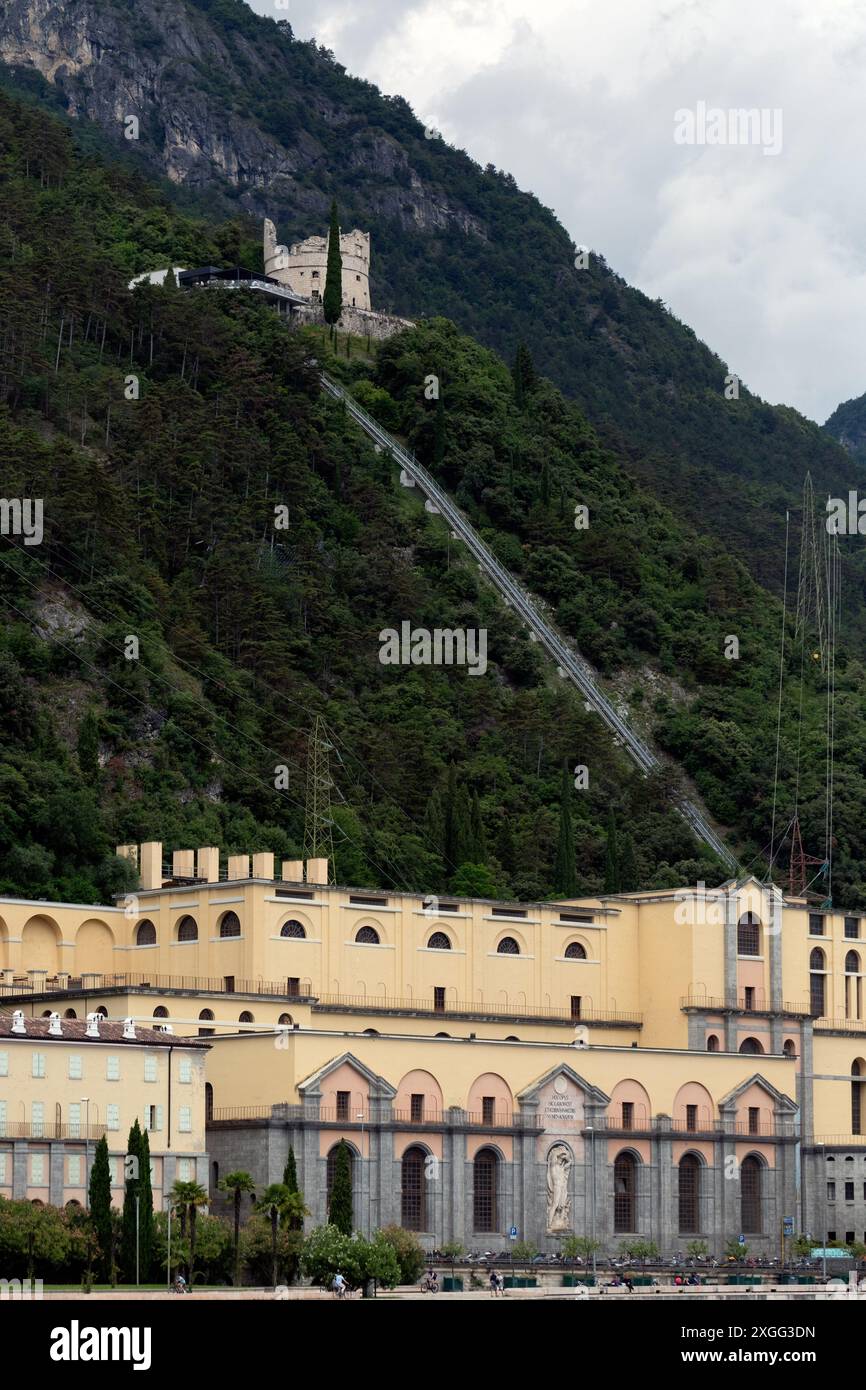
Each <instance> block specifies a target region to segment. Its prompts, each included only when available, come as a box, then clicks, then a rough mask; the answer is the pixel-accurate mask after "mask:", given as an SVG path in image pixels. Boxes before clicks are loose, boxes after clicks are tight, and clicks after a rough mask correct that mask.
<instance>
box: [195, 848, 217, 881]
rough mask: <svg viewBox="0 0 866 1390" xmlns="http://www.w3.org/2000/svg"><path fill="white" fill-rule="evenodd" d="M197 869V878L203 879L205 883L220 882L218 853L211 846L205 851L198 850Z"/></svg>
mask: <svg viewBox="0 0 866 1390" xmlns="http://www.w3.org/2000/svg"><path fill="white" fill-rule="evenodd" d="M197 862H198V869H197V873H196V877H197V878H203V879H204V881H205V883H219V881H220V852H219V850H218V849H215V848H214V847H213V845H211V846H209V847H208V848H206V849H200V850H199V852H198V855H197Z"/></svg>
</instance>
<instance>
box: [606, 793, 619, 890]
mask: <svg viewBox="0 0 866 1390" xmlns="http://www.w3.org/2000/svg"><path fill="white" fill-rule="evenodd" d="M604 891H605V893H619V892H620V891H621V889H620V876H619V852H618V850H617V844H616V816H615V815H614V813H613V807H611V809H610V812H609V814H608V818H607V850H606V852H605V859H604Z"/></svg>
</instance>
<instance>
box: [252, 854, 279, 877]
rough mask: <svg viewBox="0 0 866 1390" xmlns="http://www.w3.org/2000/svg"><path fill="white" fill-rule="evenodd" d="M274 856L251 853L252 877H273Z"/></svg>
mask: <svg viewBox="0 0 866 1390" xmlns="http://www.w3.org/2000/svg"><path fill="white" fill-rule="evenodd" d="M273 876H274V856H273V855H272V854H254V855H253V878H271V879H272V878H273Z"/></svg>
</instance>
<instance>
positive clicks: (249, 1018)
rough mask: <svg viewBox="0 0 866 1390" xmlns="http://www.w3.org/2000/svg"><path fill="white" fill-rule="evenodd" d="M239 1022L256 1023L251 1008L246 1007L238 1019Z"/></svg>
mask: <svg viewBox="0 0 866 1390" xmlns="http://www.w3.org/2000/svg"><path fill="white" fill-rule="evenodd" d="M238 1023H255V1019H254V1018H253V1016H252V1014H251V1013H250V1011H249V1009H244V1011H243V1013H242V1014H241V1016H240V1018H239V1019H238Z"/></svg>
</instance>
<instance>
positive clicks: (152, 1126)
mask: <svg viewBox="0 0 866 1390" xmlns="http://www.w3.org/2000/svg"><path fill="white" fill-rule="evenodd" d="M144 1127H145V1129H148V1130H150V1131H152V1132H153V1133H157V1132H158V1131H159V1130H161V1129H162V1106H161V1105H146V1106H145V1107H144Z"/></svg>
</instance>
